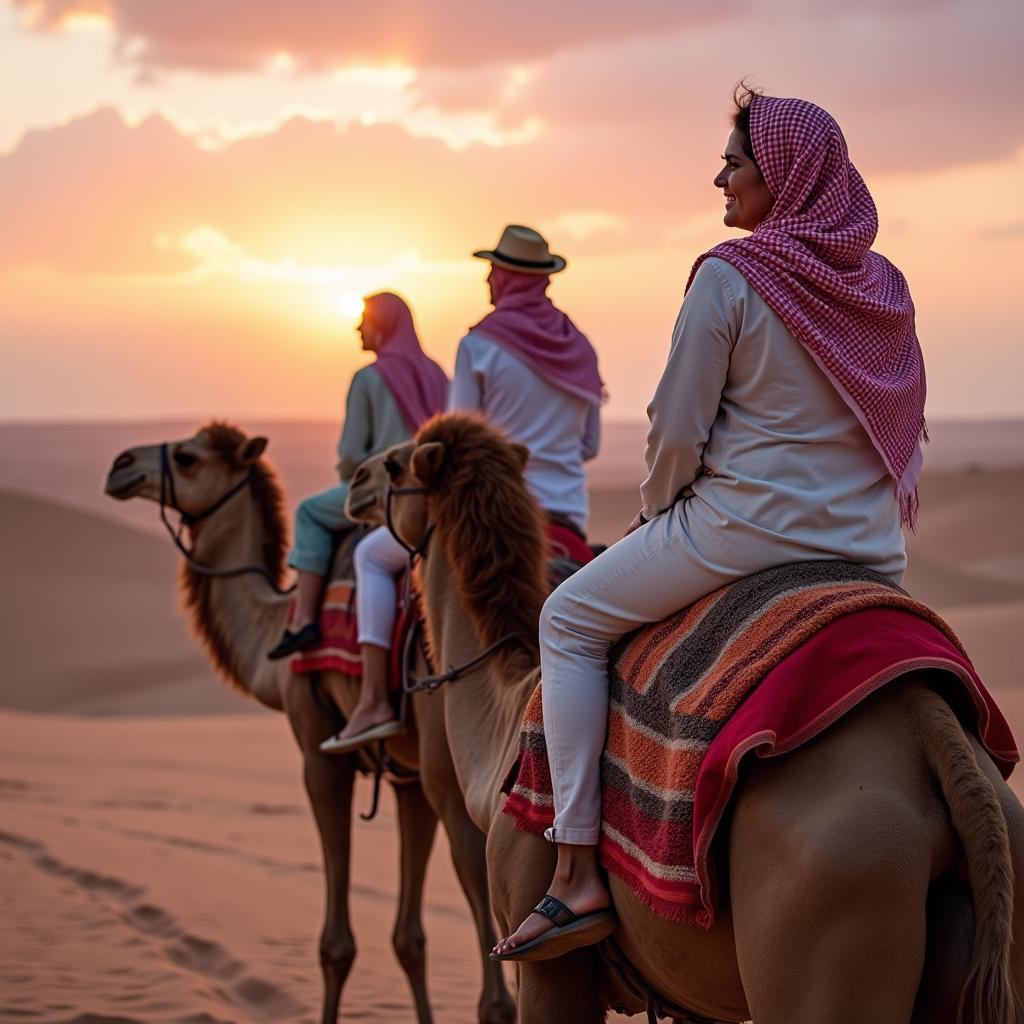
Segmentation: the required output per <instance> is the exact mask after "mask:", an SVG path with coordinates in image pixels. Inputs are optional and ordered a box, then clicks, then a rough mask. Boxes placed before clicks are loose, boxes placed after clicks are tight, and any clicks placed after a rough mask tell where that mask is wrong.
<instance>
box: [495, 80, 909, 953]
mask: <svg viewBox="0 0 1024 1024" xmlns="http://www.w3.org/2000/svg"><path fill="white" fill-rule="evenodd" d="M724 161H725V165H724V167H723V168H722V169H721V170H720V171H719V173H718V175H717V177H716V178H715V181H714V184H715V186H716V187H717V188H720V189H721V190H722V192H723V195H724V197H725V224H726V225H727V226H729V227H733V228H741V229H743V230H746V231H750V232H751V234H750V235H749V236H748V237H745V238H738V239H734V240H730V241H726V242H723V243H722V244H720V245H718V246H716V247H715V248H713V249H712V250H711V251H710V252H707V253H705V254H704V255H703V256H701V257H700V258H699V259H698V260H697V262H696V263H695V264H694V267H693V270H692V272H691V274H690V280H689V283H688V285H687V291H686V299H685V302H684V303H683V307H682V310H681V311H680V314H679V318H678V320H677V321H676V325H675V329H674V331H673V334H672V342H671V347H670V349H669V354H668V363H667V366H666V368H665V371H664V373H663V375H662V378H661V382H660V383H659V385H658V388H657V390H656V392H655V395H654V398H653V400H652V402H651V404H650V406H649V407H648V410H647V412H648V416H649V418H650V430H649V432H648V435H647V449H646V461H647V468H648V476H647V479H646V481H645V482H644V484H643V486H642V487H641V490H640V496H641V499H642V504H643V507H642V509H641V511H640V513H639V514H638V515H637V517H636V518H635V519H634V521H633V523H632V524H631V526H630V529H629V531H628V533H627V535H626V537H624V538H623V539H622V540H620V541H618V542H617V543H616V544H614V545H613V546H612V547H611V548H609V549H608V550H607V551H605V552H604V553H603V554H601V555H599V556H598V557H597V558H596V559H595V560H594V561H593V562H591V563H590V564H589V565H586V566H584V567H583V568H582V569H581V570H580V571H579V572H578V573H576V574H575V575H574V576H572V577H570V578H569V579H568V580H566V582H565V583H563V584H562V585H561V586H560V587H559V588H558V589H557V590H556V591H555V592H554V593H553V594H552V595H551V597H550V598H549V599H548V601H547V603H546V604H545V606H544V610H543V613H542V616H541V625H540V645H541V675H542V679H543V681H544V688H543V707H544V735H545V738H546V740H547V749H548V754H549V763H550V767H551V776H552V783H553V791H554V810H555V818H554V824H553V826H552V827H551V828H550V829H548V831H547V832H546V833H545V836H546V838H547V839H549V840H550V841H551V842H554V843H557V844H558V858H557V867H556V870H555V877H554V879H553V880H552V883H551V886H550V888H549V889H548V896H547V897H545V899H544V900H543V901H542V902H541V904H540V905H539V907H538V911H535V912H534V913H532V914H531V915H529V916H528V917H527V918H526V920H525V921H524V922H523V923H522V924H521V925H520V926H519V928H518V929H517V930H516V932H515V933H514V934H513V935H511V936H510V937H508V938H506V939H503V940H502V941H501V942H499V943H498V945H497V946H495V950H494V953H493V954H492V956H494V957H495V958H498V959H517V958H529V959H544V958H545V957H547V956H553V955H560V954H561V953H564V952H566V951H567V949H569V948H574V947H576V946H583V945H587V944H589V943H591V942H594V941H596V940H597V939H599V938H602V937H603V936H604V935H605V934H607V931H608V922H609V918H610V914H611V911H610V909H609V904H610V897H609V894H608V889H607V887H606V886H605V883H604V881H603V879H602V877H601V874H600V872H599V869H598V856H597V850H598V847H597V843H598V841H599V836H600V832H601V789H600V767H599V763H600V758H601V753H602V749H603V747H604V742H605V730H606V723H607V720H608V674H607V668H608V652H609V648H610V647H611V645H612V644H613V643H614V642H615V641H616V640H617V639H619V638H620V637H621V636H623V635H624V634H625V633H628V632H629V631H630V630H633V629H636V628H637V627H639V626H642V625H644V624H646V623H650V622H656V621H658V620H660V619H662V618H665V617H666V616H668V615H670V614H672V613H673V612H675V611H676V610H677V609H679V608H681V607H684V606H686V605H689V604H691V603H693V602H694V601H696V600H697V599H699V598H701V597H703V596H704V595H705V594H708V593H709V592H711V591H713V590H716V589H717V588H719V587H721V586H723V585H725V584H727V583H731V582H732V581H734V580H736V579H739V578H740V577H743V576H748V575H751V574H753V573H756V572H758V571H760V570H763V569H768V568H770V567H772V566H776V565H780V564H783V563H787V562H800V561H807V560H815V559H839V560H844V561H848V562H857V563H861V564H862V565H866V566H869V567H870V568H872V569H875V570H876V571H878V572H880V573H882V574H884V575H886V576H888V577H890V578H891V579H893V580H894V581H897V582H898V581H899V580H900V579H901V578H902V576H903V572H904V569H905V567H906V554H905V547H904V538H903V532H902V530H901V522H902V524H905V525H911V526H912V525H913V523H914V520H915V518H916V513H917V490H916V484H917V479H918V475H919V472H920V468H921V461H922V459H921V449H920V441H921V438H922V434H923V431H924V397H925V381H924V367H923V362H922V356H921V349H920V346H919V344H918V340H917V336H916V333H915V328H914V306H913V303H912V302H911V299H910V293H909V291H908V289H907V284H906V281H905V280H904V278H903V275H902V274H901V273H900V272H899V271H898V270H897V269H896V268H895V267H894V266H892V264H890V263H889V262H888V261H887V260H886V259H884V258H883V257H882V256H879V255H878V254H877V253H874V252H872V251H871V249H870V246H871V244H872V242H873V241H874V238H875V234H876V232H877V229H878V218H877V214H876V211H875V205H874V203H873V202H872V199H871V196H870V195H869V193H868V190H867V188H866V186H865V184H864V182H863V180H862V179H861V177H860V175H859V174H858V173H857V171H856V169H855V168H854V166H853V164H852V163H851V162H850V159H849V156H848V155H847V149H846V142H845V140H844V138H843V134H842V132H841V131H840V130H839V126H838V125H837V124H836V122H835V121H834V120H833V119H832V117H831V116H829V114H827V113H826V112H825V111H824V110H822V109H821V108H820V107H817V106H815V105H814V104H812V103H808V102H806V101H804V100H798V99H779V98H774V97H768V96H762V95H759V94H755V93H754V92H753V91H751V90H749V89H745V88H744V89H741V90H739V91H738V93H737V111H736V114H735V117H734V129H733V131H732V134H731V135H730V136H729V140H728V142H727V144H726V150H725V155H724Z"/></svg>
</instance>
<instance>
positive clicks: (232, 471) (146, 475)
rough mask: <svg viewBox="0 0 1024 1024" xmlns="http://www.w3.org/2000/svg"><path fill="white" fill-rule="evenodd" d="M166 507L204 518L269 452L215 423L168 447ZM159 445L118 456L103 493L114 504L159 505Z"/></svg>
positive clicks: (257, 440)
mask: <svg viewBox="0 0 1024 1024" xmlns="http://www.w3.org/2000/svg"><path fill="white" fill-rule="evenodd" d="M166 445H167V473H168V474H169V480H168V484H169V483H170V482H171V481H173V491H172V489H171V488H170V486H167V487H165V496H164V500H165V502H166V503H167V505H168V507H170V508H174V509H176V510H177V511H178V512H181V513H183V514H185V515H187V516H202V515H203V513H204V512H206V510H208V509H210V508H212V507H213V506H214V505H216V504H217V502H219V501H220V500H221V498H223V496H224V495H225V494H227V493H228V492H229V491H231V489H232V488H233V487H236V486H237V485H239V484H240V483H241V481H242V480H244V479H245V477H246V474H247V473H249V471H250V470H251V469H252V467H253V466H255V465H256V464H257V463H258V462H259V459H260V456H261V455H262V454H263V451H264V449H265V448H266V446H267V439H266V438H265V437H246V435H245V434H243V433H242V432H241V431H240V430H238V429H237V428H236V427H233V426H231V425H229V424H227V423H221V422H217V421H213V422H211V423H208V424H207V425H206V426H205V427H202V428H201V429H200V430H199V431H198V432H197V433H196V434H194V435H193V436H192V437H189V438H186V439H184V440H181V441H168V442H166ZM162 447H163V446H162V445H158V444H156V445H141V446H139V447H137V448H129V449H127V450H126V451H123V452H121V454H120V455H118V456H117V458H116V459H114V464H113V466H111V468H110V472H109V474H108V475H107V480H106V484H105V485H104V491H105V492H106V493H107V494H109V495H110V497H112V498H116V499H117V500H118V501H127V500H128V499H129V498H148V499H149V500H150V501H159V500H160V482H161V464H162V460H161V449H162Z"/></svg>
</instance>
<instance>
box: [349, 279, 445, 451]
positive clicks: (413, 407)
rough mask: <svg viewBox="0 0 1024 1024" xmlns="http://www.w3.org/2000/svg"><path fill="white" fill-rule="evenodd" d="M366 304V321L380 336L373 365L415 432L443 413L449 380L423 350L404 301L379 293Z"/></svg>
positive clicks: (398, 297) (367, 298)
mask: <svg viewBox="0 0 1024 1024" xmlns="http://www.w3.org/2000/svg"><path fill="white" fill-rule="evenodd" d="M363 303H364V310H365V312H364V313H363V317H364V319H366V320H368V321H369V322H370V323H372V324H373V326H374V327H376V328H377V330H378V331H379V332H380V335H381V343H380V347H379V349H378V351H377V362H376V363H374V366H375V367H376V369H377V372H378V373H379V374H380V375H381V377H383V378H384V383H385V384H387V386H388V390H389V391H390V392H391V394H392V395H393V396H394V399H395V402H396V403H397V405H398V409H399V411H400V412H401V414H402V418H403V419H404V420H405V422H406V424H408V427H409V429H410V431H412V432H413V433H415V432H416V431H417V430H419V428H420V426H421V424H423V423H424V422H425V421H426V420H428V419H430V417H431V416H433V415H435V413H439V412H443V411H444V407H445V405H446V403H447V401H448V378H447V377H446V376H445V372H444V370H442V369H441V367H440V366H438V365H437V363H435V362H434V360H433V359H431V358H430V357H429V356H428V355H426V353H425V352H424V351H423V349H422V348H420V339H419V338H418V337H417V336H416V328H415V326H414V325H413V322H412V311H411V310H410V309H409V307H408V305H406V302H405V300H404V299H403V298H401V297H400V296H398V295H395V293H394V292H377V293H376V294H375V295H368V296H367V297H366V298H365V299H364V300H363Z"/></svg>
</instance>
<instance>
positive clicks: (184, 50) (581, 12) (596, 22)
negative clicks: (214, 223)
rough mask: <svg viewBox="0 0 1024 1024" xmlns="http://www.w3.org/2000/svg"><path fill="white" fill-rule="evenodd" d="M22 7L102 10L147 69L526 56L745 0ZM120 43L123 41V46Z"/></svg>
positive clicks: (711, 17) (239, 1)
mask: <svg viewBox="0 0 1024 1024" xmlns="http://www.w3.org/2000/svg"><path fill="white" fill-rule="evenodd" d="M13 2H14V4H15V5H16V6H20V7H24V8H26V9H31V10H32V11H33V13H34V16H35V18H36V19H37V20H36V25H37V27H39V28H41V29H44V30H45V29H50V28H53V27H56V26H58V25H60V23H61V22H62V20H64V19H66V18H67V17H68V16H70V15H73V14H76V13H83V12H90V13H91V12H95V11H96V10H97V9H98V8H99V9H100V10H102V11H104V12H105V13H107V14H108V15H109V17H110V19H111V21H112V22H113V25H114V27H115V31H116V32H117V35H118V38H119V40H120V41H121V42H122V43H123V42H127V41H133V42H134V41H140V42H141V43H142V46H141V48H139V49H132V50H130V52H131V54H132V57H131V59H132V60H133V61H137V62H138V64H139V65H140V66H141V67H143V68H146V69H150V70H152V69H161V68H191V69H196V70H203V71H213V72H220V71H231V70H244V69H253V68H260V67H262V66H263V65H264V64H265V62H266V61H267V59H268V58H270V57H271V56H272V55H273V54H275V53H279V52H281V51H286V52H288V53H290V54H291V55H292V56H293V57H294V58H295V60H296V61H297V63H298V64H299V65H300V66H308V67H317V66H325V65H326V66H332V65H337V64H349V63H353V62H361V61H370V62H374V63H376V62H382V61H389V60H402V61H403V62H405V63H409V64H413V65H415V66H447V67H473V66H478V65H482V64H487V63H491V62H496V61H528V60H535V59H539V58H543V57H547V56H549V55H550V54H552V53H556V52H559V51H561V50H565V49H568V48H572V47H576V46H581V45H586V44H589V43H593V42H596V41H601V40H606V41H607V40H621V39H628V38H633V37H637V36H644V35H651V34H655V33H662V32H666V31H676V30H680V29H683V28H685V27H687V26H692V25H700V24H703V23H706V22H708V21H715V20H719V19H721V18H723V17H729V16H730V15H732V14H734V13H735V12H736V11H738V10H741V9H742V8H743V6H744V0H722V2H720V3H717V4H714V5H710V6H707V7H703V6H701V5H692V4H684V3H680V2H679V0H642V2H636V3H631V4H625V3H622V2H620V0H559V2H558V3H551V2H550V0H518V2H517V3H516V4H515V5H514V7H511V6H507V5H506V6H502V5H495V4H487V3H480V2H478V0H437V2H433V3H424V2H422V0H376V2H375V3H373V4H369V3H362V4H356V3H338V2H336V0H304V2H302V3H296V4H283V3H280V2H278V0H218V2H217V3H212V4H211V3H207V2H205V0H174V2H173V3H153V2H152V0H104V2H102V3H97V0H13ZM124 52H126V53H127V52H129V51H127V50H126V51H124Z"/></svg>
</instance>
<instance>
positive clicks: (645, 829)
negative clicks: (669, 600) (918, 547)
mask: <svg viewBox="0 0 1024 1024" xmlns="http://www.w3.org/2000/svg"><path fill="white" fill-rule="evenodd" d="M910 671H914V672H922V671H924V672H928V673H929V679H931V680H932V681H933V685H934V686H935V687H936V689H937V691H938V692H939V693H941V694H942V695H943V696H944V697H945V698H946V699H948V700H949V701H950V703H951V705H953V707H954V710H956V711H957V713H958V714H959V715H960V717H961V720H963V721H964V723H965V725H966V726H967V727H969V728H973V729H974V730H975V732H976V733H977V735H978V738H979V739H980V741H981V742H982V744H983V745H984V746H985V748H986V749H987V750H988V751H989V753H990V754H991V755H992V757H993V759H994V761H995V763H996V765H997V766H998V767H999V769H1000V771H1001V772H1002V773H1003V774H1004V776H1005V775H1009V773H1010V771H1011V770H1012V768H1013V765H1014V764H1015V763H1016V762H1017V760H1018V759H1019V755H1018V753H1017V748H1016V746H1015V744H1014V741H1013V736H1012V734H1011V732H1010V729H1009V727H1008V725H1007V724H1006V721H1005V719H1004V718H1003V716H1002V715H1001V714H1000V712H999V709H998V708H997V707H996V705H995V703H994V701H993V700H992V698H991V696H990V695H989V694H988V692H987V691H986V689H985V687H984V686H983V685H982V682H981V680H980V679H979V678H978V675H977V673H976V672H975V670H974V667H973V666H972V665H971V662H970V660H969V659H968V657H967V655H966V653H965V651H964V649H963V647H962V646H961V644H960V642H959V641H958V640H957V638H956V635H955V634H954V633H953V631H952V629H951V628H950V627H949V626H948V625H947V624H946V623H945V622H944V621H943V620H942V619H941V618H939V616H938V615H936V614H935V613H934V612H933V611H931V609H929V608H927V607H926V606H925V605H923V604H921V603H920V602H918V601H915V600H913V598H911V597H910V595H909V594H907V593H906V592H905V591H903V590H902V589H901V588H900V587H898V586H897V585H896V584H894V583H893V582H892V581H891V580H889V579H888V578H886V577H884V576H881V575H879V574H878V573H875V572H872V571H871V570H870V569H865V568H863V567H862V566H856V565H850V564H848V563H845V562H830V561H818V562H800V563H795V564H792V565H784V566H779V567H776V568H774V569H769V570H767V571H765V572H761V573H758V574H757V575H755V576H750V577H748V578H746V579H743V580H739V581H737V582H736V583H733V584H731V585H729V586H727V587H723V588H722V589H720V590H717V591H715V592H714V593H711V594H708V595H707V596H706V597H704V598H702V599H701V600H699V601H697V602H696V603H695V604H693V605H691V606H690V607H689V608H685V609H683V610H682V611H680V612H677V613H676V614H675V615H672V616H670V617H669V618H667V619H664V620H662V621H661V622H657V623H653V624H652V625H649V626H645V627H644V628H642V629H639V630H637V631H636V632H634V633H631V634H629V635H627V636H626V637H624V638H623V639H622V640H621V641H619V643H618V644H617V645H616V646H615V647H614V648H613V649H612V652H611V657H610V660H609V682H610V707H609V715H608V739H607V745H606V748H605V751H604V754H603V757H602V764H601V788H602V822H601V839H600V844H599V854H600V859H601V863H602V865H603V866H604V867H605V868H606V869H607V870H608V871H610V872H612V873H614V874H615V875H617V876H618V877H619V878H621V879H622V880H623V881H624V882H625V883H626V884H628V885H629V886H630V888H631V889H632V891H633V892H634V893H635V894H636V895H637V897H638V898H639V899H640V900H642V901H643V902H644V903H645V904H647V905H648V906H650V907H651V909H652V910H653V911H654V912H655V913H657V914H659V915H660V916H662V917H665V918H668V919H670V920H676V921H687V922H691V923H694V924H698V925H701V926H703V927H710V926H711V924H712V922H713V920H714V915H715V912H716V909H717V901H718V885H717V880H716V877H715V858H714V856H713V855H712V843H713V840H714V837H715V832H716V828H717V826H718V824H719V823H720V822H721V821H722V819H723V816H724V815H725V812H726V810H727V809H728V805H729V800H730V798H731V796H732V794H733V792H734V790H735V787H736V784H737V780H738V777H739V772H740V768H741V762H742V759H743V758H744V757H747V756H750V755H752V754H756V755H757V756H759V757H774V756H778V755H781V754H784V753H786V752H787V751H790V750H793V749H795V748H796V747H798V746H800V745H801V744H803V743H806V742H807V741H808V740H810V739H811V738H812V737H814V736H816V735H818V734H819V733H820V732H822V731H823V730H824V729H826V728H828V727H829V726H830V725H831V724H833V723H834V722H835V721H837V720H838V719H839V718H840V717H841V716H842V715H843V714H845V713H846V712H848V711H849V710H850V709H852V708H853V707H855V706H856V705H857V704H858V703H859V702H860V701H862V700H863V699H864V698H865V697H867V696H868V695H869V694H871V693H873V692H874V691H875V690H876V689H878V688H879V687H881V686H883V685H886V684H887V683H890V682H893V681H894V680H896V679H898V678H899V677H900V676H901V675H904V674H906V673H907V672H910ZM502 788H503V791H504V792H505V793H507V794H508V796H507V800H506V802H505V806H504V811H505V813H507V814H511V815H512V816H513V817H514V819H515V821H516V825H517V826H518V827H519V828H521V829H524V830H526V831H531V832H534V833H538V834H539V833H542V832H543V831H544V830H545V829H546V828H548V827H550V825H551V824H552V821H553V818H554V809H553V801H552V795H551V792H552V790H551V776H550V772H549V769H548V760H547V749H546V746H545V741H544V723H543V717H542V708H541V687H540V684H538V686H537V688H536V690H535V691H534V693H533V695H532V697H531V698H530V700H529V702H528V704H527V707H526V711H525V713H524V715H523V722H522V729H521V733H520V742H519V750H518V755H517V757H516V759H515V762H514V763H513V765H512V767H511V768H510V770H509V772H508V774H507V776H506V779H505V783H504V786H503V787H502Z"/></svg>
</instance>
